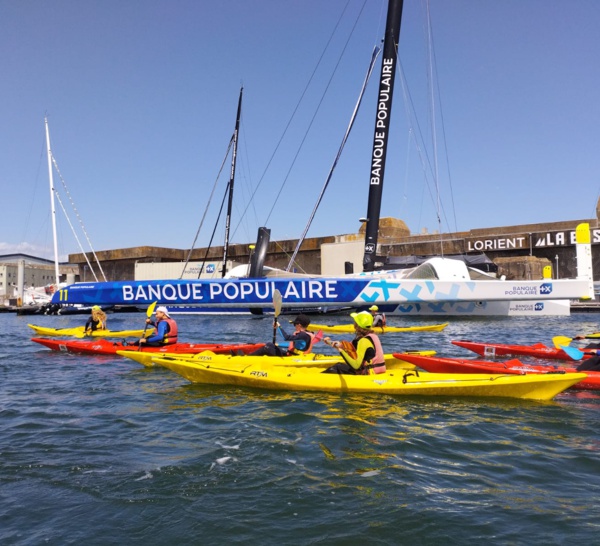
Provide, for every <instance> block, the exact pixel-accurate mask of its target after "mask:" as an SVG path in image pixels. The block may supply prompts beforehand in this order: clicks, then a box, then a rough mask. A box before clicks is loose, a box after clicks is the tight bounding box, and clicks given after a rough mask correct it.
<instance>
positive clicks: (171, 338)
mask: <svg viewBox="0 0 600 546" xmlns="http://www.w3.org/2000/svg"><path fill="white" fill-rule="evenodd" d="M162 320H164V321H165V322H166V323H167V324H168V325H169V329H168V331H167V333H166V334H165V337H164V338H163V340H162V343H163V344H164V345H173V344H174V343H177V333H178V329H177V323H176V322H175V321H174V320H173V319H172V318H164V319H162ZM158 322H160V320H159V321H158ZM156 326H157V327H158V323H156Z"/></svg>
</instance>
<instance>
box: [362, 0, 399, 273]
mask: <svg viewBox="0 0 600 546" xmlns="http://www.w3.org/2000/svg"><path fill="white" fill-rule="evenodd" d="M402 5H403V0H389V5H388V12H387V22H386V29H385V39H384V41H383V58H382V60H381V78H380V80H379V94H378V96H377V110H376V116H375V134H374V137H373V152H372V154H371V172H370V183H369V202H368V205H367V221H366V224H367V225H366V231H365V254H364V257H363V270H364V271H373V270H374V269H375V259H376V252H377V235H378V231H379V214H380V211H381V195H382V192H383V175H384V171H385V157H386V152H387V141H388V136H389V130H390V120H391V114H392V96H393V93H394V77H395V75H396V60H397V58H396V56H397V51H398V42H399V40H400V22H401V19H402Z"/></svg>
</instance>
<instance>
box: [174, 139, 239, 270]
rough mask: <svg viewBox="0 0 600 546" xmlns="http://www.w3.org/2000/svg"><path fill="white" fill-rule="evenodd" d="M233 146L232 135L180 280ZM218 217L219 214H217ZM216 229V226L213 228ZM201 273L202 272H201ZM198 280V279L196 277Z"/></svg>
mask: <svg viewBox="0 0 600 546" xmlns="http://www.w3.org/2000/svg"><path fill="white" fill-rule="evenodd" d="M232 146H233V135H232V136H231V139H230V140H229V145H228V146H227V152H226V153H225V157H223V162H222V163H221V167H220V169H219V172H218V174H217V177H216V179H215V183H214V184H213V188H212V190H211V192H210V196H209V198H208V202H207V203H206V208H205V209H204V214H203V215H202V219H201V220H200V225H199V226H198V230H197V231H196V236H195V237H194V241H193V242H192V246H191V247H190V251H189V252H188V255H187V258H186V259H185V263H184V264H183V269H182V270H181V275H180V276H179V278H180V279H183V275H184V274H185V270H186V268H187V266H188V264H189V262H190V258H191V257H192V252H193V250H194V247H195V246H196V241H197V240H198V236H199V235H200V231H201V229H202V226H203V225H204V220H205V219H206V215H207V213H208V209H209V207H210V204H211V202H212V198H213V195H214V193H215V189H216V188H217V184H218V182H219V178H220V177H221V173H222V172H223V169H224V168H225V162H226V161H227V157H228V156H229V151H230V150H231V147H232ZM222 209H223V205H221V210H222ZM219 216H220V213H219ZM215 228H216V226H215ZM213 236H214V231H213ZM211 243H212V237H211ZM208 249H210V244H209V245H208ZM207 252H208V250H207ZM201 272H202V271H201ZM198 278H200V277H198Z"/></svg>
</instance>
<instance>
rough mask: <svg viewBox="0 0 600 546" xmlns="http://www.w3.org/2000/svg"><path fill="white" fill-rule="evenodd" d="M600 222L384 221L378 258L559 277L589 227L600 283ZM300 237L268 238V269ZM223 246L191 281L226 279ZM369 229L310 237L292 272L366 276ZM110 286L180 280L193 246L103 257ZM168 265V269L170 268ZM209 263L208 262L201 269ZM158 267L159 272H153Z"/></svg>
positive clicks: (238, 249) (234, 257) (194, 261)
mask: <svg viewBox="0 0 600 546" xmlns="http://www.w3.org/2000/svg"><path fill="white" fill-rule="evenodd" d="M596 215H597V217H596V218H585V219H577V220H572V221H562V222H550V223H539V224H522V225H516V226H499V227H494V228H484V229H471V230H469V231H462V232H456V233H443V234H440V233H427V232H423V233H420V234H418V235H415V234H411V233H410V230H409V229H408V227H407V226H406V224H405V223H404V222H403V221H402V220H400V219H396V218H381V219H380V223H379V238H378V250H377V258H378V262H379V263H380V264H381V265H384V266H385V267H386V268H394V265H398V264H399V263H401V262H402V261H403V259H404V258H406V257H409V256H452V255H463V256H464V255H466V256H476V255H482V254H485V255H486V256H487V257H488V258H489V259H490V260H492V261H493V263H494V264H495V265H496V266H497V267H498V275H505V276H506V278H508V279H516V280H528V279H540V278H542V271H543V270H544V267H546V266H551V267H552V277H553V278H574V277H576V276H577V271H576V255H575V228H576V226H577V225H578V224H580V223H582V222H586V223H588V224H589V225H590V231H591V242H592V258H593V268H594V281H599V280H600V223H599V221H598V216H599V214H598V210H597V214H596ZM297 242H298V240H297V239H289V240H282V241H269V243H268V247H267V251H266V256H265V260H264V265H265V266H269V267H273V268H278V269H286V268H287V267H288V263H289V261H290V258H291V256H292V255H293V253H294V249H295V248H296V245H297ZM254 248H255V245H254V242H249V243H247V244H231V245H230V246H229V249H228V259H229V260H230V262H229V263H228V264H227V268H226V269H227V270H229V269H230V268H231V266H234V265H240V264H248V263H249V262H250V259H251V255H252V252H253V251H254ZM223 250H224V249H223V247H212V248H210V249H206V248H198V249H194V250H193V251H192V253H191V258H190V263H188V265H187V266H186V271H185V275H184V278H200V277H199V276H198V275H199V274H200V276H201V277H202V278H207V277H221V276H222V270H223V263H222V262H223V255H224V252H223ZM363 252H364V225H361V227H360V229H359V230H358V232H357V233H353V234H346V235H332V236H327V237H314V238H307V239H305V240H304V242H303V244H302V246H301V248H300V251H299V252H298V253H297V256H296V258H295V261H294V264H293V267H292V268H290V271H292V272H295V273H306V274H317V275H319V274H322V275H327V276H339V275H343V274H345V273H350V272H355V273H359V272H361V271H362V259H363ZM96 255H97V256H98V259H99V260H100V262H101V264H102V269H103V270H104V273H105V275H106V277H107V279H108V280H109V281H121V280H132V279H135V280H141V279H143V278H145V279H148V278H179V276H180V275H181V274H182V272H183V267H184V264H185V260H186V258H187V257H188V255H190V252H189V249H174V248H160V247H153V246H141V247H135V248H125V249H115V250H105V251H100V252H96ZM69 263H70V264H74V265H76V266H77V280H79V281H92V280H94V279H93V276H92V274H91V272H90V270H89V266H88V263H87V260H86V257H85V256H84V255H83V254H71V255H69ZM167 264H168V265H167ZM202 264H203V265H202ZM152 270H154V273H152Z"/></svg>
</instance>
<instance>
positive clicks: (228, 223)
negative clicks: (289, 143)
mask: <svg viewBox="0 0 600 546" xmlns="http://www.w3.org/2000/svg"><path fill="white" fill-rule="evenodd" d="M243 92H244V88H243V87H242V88H241V89H240V98H239V100H238V108H237V117H236V120H235V131H234V132H233V137H232V138H233V151H232V153H231V176H230V177H229V198H228V200H227V216H226V217H225V243H224V245H223V271H222V276H223V277H224V276H225V274H226V273H227V255H228V253H229V228H230V226H231V207H232V204H233V181H234V180H235V160H236V158H237V144H238V133H239V130H240V116H241V113H242V94H243Z"/></svg>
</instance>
